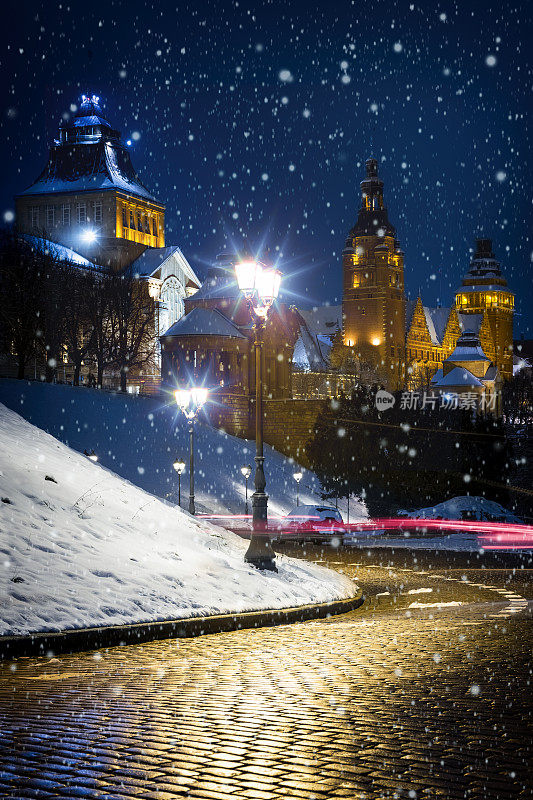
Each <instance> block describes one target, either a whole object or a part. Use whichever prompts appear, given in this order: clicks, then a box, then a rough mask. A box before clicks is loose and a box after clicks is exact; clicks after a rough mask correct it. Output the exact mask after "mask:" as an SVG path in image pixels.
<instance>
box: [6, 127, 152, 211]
mask: <svg viewBox="0 0 533 800" xmlns="http://www.w3.org/2000/svg"><path fill="white" fill-rule="evenodd" d="M112 189H115V190H117V189H119V190H122V191H125V192H127V193H128V194H133V195H136V196H138V197H142V198H143V199H145V200H150V201H153V202H156V203H157V202H158V201H157V200H156V199H155V197H154V196H153V195H152V194H150V192H149V191H148V189H147V188H146V187H145V186H143V184H142V183H141V181H140V179H139V177H138V175H137V173H136V172H135V170H134V168H133V165H132V163H131V160H130V154H129V152H128V150H127V148H126V147H124V146H123V145H122V144H121V143H120V142H119V141H118V140H112V141H106V140H105V139H103V138H102V139H97V140H95V141H91V142H75V143H68V144H66V143H60V144H55V145H53V146H52V147H51V148H50V155H49V158H48V163H47V165H46V167H45V168H44V170H43V171H42V173H41V175H40V176H39V177H38V178H37V180H36V181H35V183H33V184H32V185H31V186H29V187H28V188H27V189H25V190H24V191H23V192H21V196H24V195H36V194H60V193H64V192H94V191H105V190H112Z"/></svg>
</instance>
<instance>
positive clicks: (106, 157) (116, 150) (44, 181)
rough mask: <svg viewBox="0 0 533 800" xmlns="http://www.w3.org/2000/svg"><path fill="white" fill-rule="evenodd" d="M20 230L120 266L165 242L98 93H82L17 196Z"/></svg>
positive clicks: (158, 210)
mask: <svg viewBox="0 0 533 800" xmlns="http://www.w3.org/2000/svg"><path fill="white" fill-rule="evenodd" d="M16 207H17V224H18V227H19V229H20V230H21V231H22V232H23V233H26V234H30V235H32V236H38V237H43V238H46V239H50V240H51V241H53V242H57V243H58V244H62V245H65V246H67V247H69V248H71V249H72V250H74V251H75V252H77V253H81V254H82V255H84V256H85V257H86V258H88V259H89V260H90V261H93V262H95V263H98V264H103V265H106V266H107V265H109V266H112V267H115V268H120V267H123V266H125V265H126V264H129V263H131V262H132V261H133V260H134V259H135V258H137V257H138V256H140V255H141V253H142V252H143V251H144V250H146V248H147V247H163V246H164V244H165V228H164V225H165V207H164V205H163V204H162V203H160V202H159V201H158V200H156V198H155V197H153V195H151V194H150V192H149V191H148V189H147V188H146V187H145V186H144V185H143V184H142V183H141V180H140V178H139V177H138V175H137V173H136V172H135V169H134V167H133V164H132V163H131V159H130V153H129V150H128V147H127V146H126V145H124V144H123V143H122V142H121V140H120V133H119V132H118V131H117V130H115V128H114V127H113V126H112V125H111V124H110V123H109V122H108V121H107V119H105V117H104V116H103V113H102V109H101V107H100V102H99V98H98V97H96V96H95V95H92V96H91V97H87V96H86V95H82V96H81V102H80V105H79V107H78V109H77V111H76V112H75V113H74V115H73V116H72V117H71V118H70V119H69V120H68V121H67V122H64V123H63V124H61V125H60V127H59V135H58V138H57V139H56V140H55V141H54V143H53V144H52V146H51V147H50V152H49V156H48V163H47V165H46V167H45V168H44V170H43V171H42V173H41V174H40V175H39V177H38V178H37V180H36V181H35V182H34V183H32V185H31V186H29V187H28V188H27V189H26V190H25V191H24V192H22V193H21V194H20V195H18V197H17V198H16Z"/></svg>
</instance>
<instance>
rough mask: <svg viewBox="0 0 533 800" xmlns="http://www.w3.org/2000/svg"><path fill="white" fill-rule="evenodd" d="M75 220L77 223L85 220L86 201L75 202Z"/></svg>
mask: <svg viewBox="0 0 533 800" xmlns="http://www.w3.org/2000/svg"><path fill="white" fill-rule="evenodd" d="M76 222H77V223H78V225H80V224H82V223H83V222H87V205H86V203H76Z"/></svg>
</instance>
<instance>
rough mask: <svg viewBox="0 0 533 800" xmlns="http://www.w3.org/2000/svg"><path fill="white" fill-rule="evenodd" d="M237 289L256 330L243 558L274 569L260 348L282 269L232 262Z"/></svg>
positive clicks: (255, 263) (262, 567)
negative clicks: (248, 528)
mask: <svg viewBox="0 0 533 800" xmlns="http://www.w3.org/2000/svg"><path fill="white" fill-rule="evenodd" d="M235 275H236V278H237V283H238V285H239V289H240V290H241V292H242V293H243V295H244V297H245V298H246V302H247V303H248V308H249V309H250V315H251V318H252V322H253V326H254V331H255V342H254V349H255V463H256V470H255V479H254V493H253V495H252V510H253V522H252V533H251V536H250V546H249V547H248V550H247V551H246V555H245V557H244V560H245V561H247V562H248V563H249V564H253V566H254V567H257V569H269V570H273V571H275V572H277V567H276V561H275V555H274V551H273V550H272V547H271V544H270V538H269V536H268V517H267V504H268V495H267V494H265V488H266V479H265V471H264V468H263V464H264V461H265V458H264V456H263V369H262V350H263V334H264V330H265V324H266V318H267V314H268V311H269V309H270V307H271V306H272V303H273V302H274V300H275V299H276V297H277V296H278V294H279V287H280V283H281V272H280V271H279V270H277V269H273V268H268V267H264V266H263V265H262V264H260V263H259V262H258V261H253V260H248V261H241V262H240V263H238V264H235Z"/></svg>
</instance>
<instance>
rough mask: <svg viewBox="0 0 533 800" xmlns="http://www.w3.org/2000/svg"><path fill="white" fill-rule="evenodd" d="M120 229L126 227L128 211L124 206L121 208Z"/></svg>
mask: <svg viewBox="0 0 533 800" xmlns="http://www.w3.org/2000/svg"><path fill="white" fill-rule="evenodd" d="M122 227H123V228H127V227H128V209H127V208H126V206H122Z"/></svg>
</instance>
